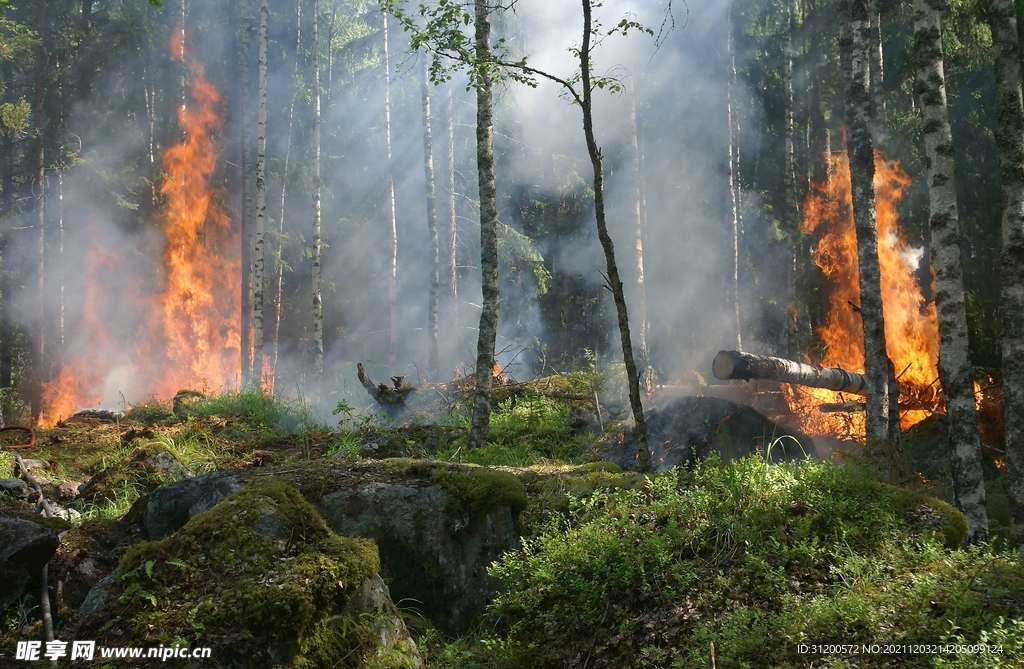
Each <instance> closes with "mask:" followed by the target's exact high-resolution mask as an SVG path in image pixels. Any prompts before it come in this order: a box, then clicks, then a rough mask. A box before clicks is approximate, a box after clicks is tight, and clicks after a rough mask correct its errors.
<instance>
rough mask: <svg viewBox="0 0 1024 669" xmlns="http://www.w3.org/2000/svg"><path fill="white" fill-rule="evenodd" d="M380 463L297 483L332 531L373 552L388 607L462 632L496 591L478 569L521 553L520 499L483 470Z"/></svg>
mask: <svg viewBox="0 0 1024 669" xmlns="http://www.w3.org/2000/svg"><path fill="white" fill-rule="evenodd" d="M383 464H385V466H383V467H382V466H380V465H378V464H374V463H366V464H350V465H347V466H344V465H341V464H340V463H339V464H338V465H335V466H334V467H333V469H326V470H325V469H322V470H321V471H319V472H317V473H316V474H315V475H312V476H310V477H309V478H308V479H307V480H305V481H302V482H299V484H300V486H301V487H302V489H303V490H304V492H305V493H306V495H307V497H308V498H309V499H310V500H311V501H312V500H314V499H315V500H316V505H317V507H318V508H319V509H320V512H321V513H322V514H323V516H324V519H325V520H326V521H327V523H328V524H329V525H330V526H331V528H332V529H333V530H334V531H336V532H338V533H339V534H347V535H355V536H361V537H369V538H372V539H373V540H374V541H375V542H376V543H377V546H378V548H379V550H380V558H381V570H382V573H383V574H384V576H385V577H386V578H388V579H389V583H390V588H391V592H392V593H393V594H394V596H395V598H396V601H398V602H399V603H400V604H402V605H403V606H409V607H410V608H414V609H418V610H419V611H420V612H421V613H422V614H423V615H424V616H425V617H426V618H428V619H429V620H430V621H431V622H432V623H433V624H434V625H435V626H436V627H437V628H438V629H440V630H442V631H443V632H445V633H447V634H452V635H457V634H461V633H464V632H466V631H467V630H468V629H469V628H470V627H471V625H472V624H473V622H474V621H475V620H476V619H477V616H478V615H479V614H480V613H481V612H483V610H484V607H485V606H486V605H487V604H488V603H489V602H490V601H491V599H493V598H494V595H495V593H496V592H497V590H498V588H499V586H500V582H499V581H498V580H497V579H494V578H492V577H490V576H488V575H487V568H488V567H489V566H490V564H491V563H492V562H494V561H496V560H498V559H500V558H501V556H502V555H503V554H504V553H505V552H507V551H509V550H513V549H516V548H518V547H519V545H520V541H519V531H518V527H517V522H516V521H517V517H518V515H519V513H520V512H521V511H522V510H523V509H524V508H525V507H526V501H527V500H526V490H525V488H524V487H523V484H522V482H521V481H520V480H519V479H518V478H516V477H515V476H513V475H511V474H509V473H506V472H500V471H495V470H492V469H487V468H484V467H474V466H455V465H445V464H442V463H434V462H421V463H413V464H408V465H404V464H403V465H397V464H396V465H390V466H387V465H386V463H383ZM325 476H327V477H329V479H330V481H331V483H330V484H329V485H323V481H324V479H323V477H325Z"/></svg>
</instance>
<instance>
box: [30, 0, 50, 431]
mask: <svg viewBox="0 0 1024 669" xmlns="http://www.w3.org/2000/svg"><path fill="white" fill-rule="evenodd" d="M37 11H38V15H37V27H36V29H37V31H38V33H39V44H38V45H37V46H36V63H35V82H34V88H33V97H32V117H33V128H32V132H33V138H32V172H31V178H32V198H33V206H34V209H35V226H36V235H37V238H38V248H37V251H38V254H39V255H38V267H37V270H38V272H39V274H38V276H37V277H36V301H37V304H36V314H35V318H36V322H35V331H34V332H33V335H34V336H33V338H32V381H31V384H30V393H29V403H30V406H31V410H32V419H33V421H35V420H38V419H39V415H40V413H41V412H42V408H43V384H44V383H45V381H46V354H47V351H46V312H45V311H44V309H43V304H44V303H45V298H46V211H45V203H46V137H45V134H46V109H45V102H46V83H47V81H46V71H47V70H46V40H47V34H46V32H47V31H46V24H47V18H48V17H47V7H46V0H39V5H38V8H37Z"/></svg>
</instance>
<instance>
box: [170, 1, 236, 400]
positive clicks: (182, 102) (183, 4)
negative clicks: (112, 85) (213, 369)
mask: <svg viewBox="0 0 1024 669" xmlns="http://www.w3.org/2000/svg"><path fill="white" fill-rule="evenodd" d="M182 6H183V7H184V4H183V5H182ZM183 11H184V10H183ZM239 16H240V19H239V21H240V25H239V32H238V89H239V94H238V105H239V108H240V109H239V115H238V123H239V143H240V144H241V156H240V160H239V168H240V171H241V173H242V177H241V181H242V183H241V190H242V193H241V195H242V198H241V206H242V211H241V215H240V216H239V217H238V220H239V228H240V234H241V249H242V254H241V255H242V263H241V264H242V277H241V286H240V288H239V289H240V290H241V317H240V327H239V333H240V336H241V341H240V347H241V354H242V360H241V364H242V385H243V386H244V385H245V384H247V383H248V382H249V380H250V379H252V273H251V271H250V269H251V266H252V246H251V244H252V230H251V228H250V225H249V216H250V212H252V206H251V201H250V195H249V41H250V34H249V33H250V32H251V31H252V21H251V16H250V15H249V0H239ZM182 43H184V40H183V41H182ZM182 62H184V61H182ZM182 104H184V102H182Z"/></svg>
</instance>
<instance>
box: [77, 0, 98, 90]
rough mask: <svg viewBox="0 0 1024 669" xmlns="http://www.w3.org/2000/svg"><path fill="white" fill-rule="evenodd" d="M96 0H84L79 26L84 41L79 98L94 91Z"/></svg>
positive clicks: (79, 77) (79, 66) (79, 73)
mask: <svg viewBox="0 0 1024 669" xmlns="http://www.w3.org/2000/svg"><path fill="white" fill-rule="evenodd" d="M93 2H94V0H82V17H81V22H80V23H79V28H80V30H81V32H82V41H81V45H80V46H79V51H78V91H77V92H78V98H79V99H80V100H85V99H88V97H89V95H90V94H91V93H92V44H91V40H90V37H91V36H92V3H93Z"/></svg>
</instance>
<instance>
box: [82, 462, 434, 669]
mask: <svg viewBox="0 0 1024 669" xmlns="http://www.w3.org/2000/svg"><path fill="white" fill-rule="evenodd" d="M214 483H216V482H214ZM378 569H379V562H378V559H377V551H376V547H375V546H374V545H373V544H372V542H369V541H366V540H364V539H357V538H351V537H340V536H338V535H337V534H335V533H333V532H331V531H330V529H329V528H328V527H327V525H326V523H325V522H324V520H323V518H322V517H320V515H319V514H318V513H317V512H316V510H315V509H314V508H313V507H312V506H311V505H310V504H309V503H308V502H306V501H305V500H304V499H303V498H302V496H301V495H300V494H299V492H298V490H297V489H296V488H295V487H293V486H291V485H290V484H288V483H286V482H284V481H282V480H280V479H277V478H272V477H254V480H252V481H251V482H250V483H249V484H248V485H246V486H245V487H244V488H242V489H240V490H237V491H236V492H235V493H233V494H231V495H228V496H227V497H226V498H225V499H223V500H222V501H221V502H220V503H218V504H216V505H215V506H214V507H213V508H210V509H208V510H206V511H205V512H201V513H198V514H196V515H194V516H192V517H191V518H190V519H189V520H188V522H186V523H185V524H184V526H182V527H180V528H179V529H177V530H176V531H174V532H173V533H172V534H170V535H169V536H166V537H165V538H163V539H161V540H159V541H149V542H142V543H139V544H136V545H134V546H132V547H131V548H129V549H128V551H127V552H126V553H125V555H124V557H123V558H122V559H121V561H120V565H119V567H118V569H117V571H115V572H114V573H113V574H111V575H108V576H106V577H105V578H103V579H101V580H100V581H98V582H97V583H96V585H95V586H94V587H93V588H92V589H91V590H90V592H89V594H88V595H87V596H86V597H85V600H84V602H83V604H82V606H81V608H80V612H79V630H78V633H79V634H78V635H79V636H80V637H81V638H90V639H95V640H96V641H97V644H98V645H111V646H125V645H136V646H150V647H152V646H156V645H159V644H164V645H170V644H173V643H175V642H177V641H183V642H184V643H185V644H187V645H192V646H210V647H211V648H212V658H211V661H210V662H209V663H204V666H211V667H221V668H224V669H235V668H239V669H241V668H243V667H257V666H261V667H262V666H265V667H272V666H292V667H304V668H307V669H319V668H323V669H326V668H327V667H334V666H353V667H355V666H371V665H372V666H382V667H395V668H400V667H419V666H422V660H421V658H420V657H419V654H418V652H417V650H416V647H415V644H414V643H413V642H412V640H411V639H410V638H409V635H408V632H407V631H406V629H405V625H404V623H403V622H402V620H401V617H400V616H398V614H397V610H396V609H395V608H394V604H393V603H392V602H391V601H390V600H389V599H388V598H387V590H386V588H384V584H383V582H382V581H380V578H379V576H378V575H377V573H378ZM364 614H367V615H364ZM343 659H344V660H345V664H339V662H341V661H342V660H343Z"/></svg>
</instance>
